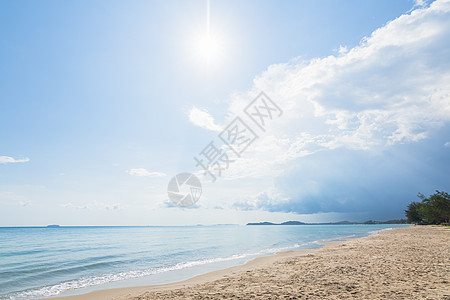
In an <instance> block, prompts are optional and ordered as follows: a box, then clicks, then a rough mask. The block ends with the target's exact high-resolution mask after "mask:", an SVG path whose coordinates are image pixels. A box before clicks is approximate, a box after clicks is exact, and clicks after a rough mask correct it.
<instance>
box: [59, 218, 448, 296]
mask: <svg viewBox="0 0 450 300" xmlns="http://www.w3.org/2000/svg"><path fill="white" fill-rule="evenodd" d="M53 299H55V298H53ZM56 299H62V298H56ZM63 299H70V300H75V299H80V300H90V299H100V300H101V299H450V229H448V228H445V227H438V226H412V227H407V228H400V229H393V230H386V231H382V232H380V233H378V234H375V235H371V236H368V237H363V238H358V239H349V240H345V241H340V242H331V243H326V244H325V246H324V247H323V248H320V249H314V250H298V251H289V252H282V253H279V254H276V255H272V256H267V257H260V258H257V259H254V260H252V261H250V262H248V263H246V264H245V265H242V266H236V267H231V268H228V269H225V270H220V271H215V272H211V273H207V274H204V275H200V276H197V277H194V278H191V279H188V280H185V281H182V282H177V283H171V284H165V285H158V286H147V287H133V288H120V289H111V290H103V291H96V292H92V293H89V294H85V295H80V296H71V297H65V298H63Z"/></svg>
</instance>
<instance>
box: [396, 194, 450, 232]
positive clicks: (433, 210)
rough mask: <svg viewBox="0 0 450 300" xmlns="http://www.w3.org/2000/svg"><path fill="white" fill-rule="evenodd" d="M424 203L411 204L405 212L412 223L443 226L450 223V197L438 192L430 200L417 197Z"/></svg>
mask: <svg viewBox="0 0 450 300" xmlns="http://www.w3.org/2000/svg"><path fill="white" fill-rule="evenodd" d="M417 197H419V199H421V200H422V202H411V203H410V204H409V205H408V207H407V209H406V210H405V215H406V217H407V219H408V222H410V223H416V224H422V223H425V224H441V223H449V221H450V195H449V194H447V193H446V192H440V191H438V190H436V192H435V193H434V194H433V195H430V196H429V197H428V198H427V197H425V196H424V195H423V194H421V193H419V194H418V195H417Z"/></svg>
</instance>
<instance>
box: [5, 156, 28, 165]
mask: <svg viewBox="0 0 450 300" xmlns="http://www.w3.org/2000/svg"><path fill="white" fill-rule="evenodd" d="M28 161H30V159H29V158H28V157H25V158H22V159H15V158H13V157H11V156H0V164H9V163H24V162H28Z"/></svg>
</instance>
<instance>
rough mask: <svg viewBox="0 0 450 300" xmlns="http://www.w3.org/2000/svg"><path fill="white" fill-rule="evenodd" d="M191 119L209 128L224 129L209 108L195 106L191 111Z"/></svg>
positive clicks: (193, 122) (194, 122) (192, 121)
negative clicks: (216, 121) (215, 120)
mask: <svg viewBox="0 0 450 300" xmlns="http://www.w3.org/2000/svg"><path fill="white" fill-rule="evenodd" d="M189 121H190V122H191V123H192V124H194V125H196V126H199V127H202V128H205V129H208V130H212V131H222V128H221V127H220V126H219V125H217V124H216V123H215V122H214V118H213V117H212V116H211V114H210V113H209V112H208V111H207V110H203V109H199V108H197V107H193V108H192V109H191V110H190V111H189Z"/></svg>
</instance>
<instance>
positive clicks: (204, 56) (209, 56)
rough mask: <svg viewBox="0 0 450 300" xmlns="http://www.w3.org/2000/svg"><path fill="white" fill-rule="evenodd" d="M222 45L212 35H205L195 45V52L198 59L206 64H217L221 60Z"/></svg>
mask: <svg viewBox="0 0 450 300" xmlns="http://www.w3.org/2000/svg"><path fill="white" fill-rule="evenodd" d="M222 50H223V44H222V43H221V41H220V40H219V39H218V38H217V37H215V36H213V35H205V36H203V37H201V38H199V39H198V40H197V41H196V43H195V52H196V53H197V55H198V56H199V58H200V59H201V60H202V61H203V62H205V63H208V64H211V63H217V62H218V61H219V59H220V58H221V55H222Z"/></svg>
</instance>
